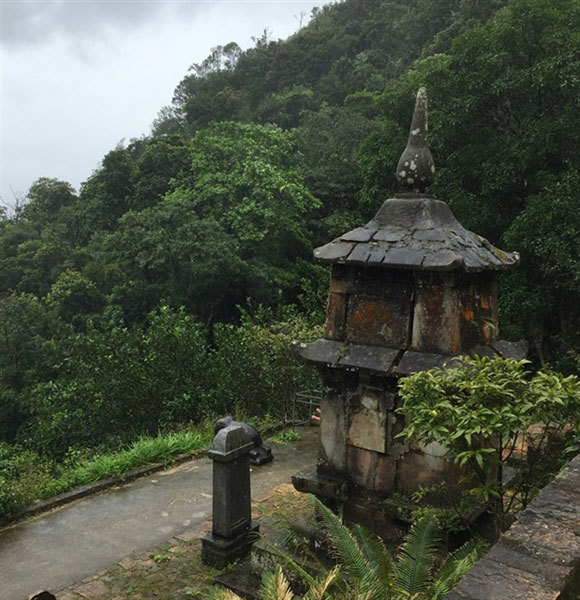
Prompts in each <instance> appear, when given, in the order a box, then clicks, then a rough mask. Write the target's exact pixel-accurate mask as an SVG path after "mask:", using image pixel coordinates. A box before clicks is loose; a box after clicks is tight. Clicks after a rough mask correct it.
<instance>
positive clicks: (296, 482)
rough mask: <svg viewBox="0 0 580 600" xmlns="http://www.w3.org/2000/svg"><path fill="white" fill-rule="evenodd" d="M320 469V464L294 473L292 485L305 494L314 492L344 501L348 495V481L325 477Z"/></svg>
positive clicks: (324, 496)
mask: <svg viewBox="0 0 580 600" xmlns="http://www.w3.org/2000/svg"><path fill="white" fill-rule="evenodd" d="M319 470H320V469H319V465H317V466H313V467H308V468H307V469H303V470H302V471H300V472H299V473H296V475H292V485H293V486H294V487H295V488H296V489H297V490H298V491H299V492H304V493H305V494H314V495H315V496H318V497H319V498H328V499H329V500H338V501H339V502H344V501H345V500H346V498H347V495H348V488H347V484H346V481H344V480H340V479H329V478H327V477H324V475H323V474H321V473H319Z"/></svg>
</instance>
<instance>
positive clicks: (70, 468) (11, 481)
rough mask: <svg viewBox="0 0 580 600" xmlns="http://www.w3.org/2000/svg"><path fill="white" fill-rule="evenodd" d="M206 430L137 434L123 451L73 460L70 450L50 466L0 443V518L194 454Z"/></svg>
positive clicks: (201, 445)
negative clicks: (84, 486) (137, 470)
mask: <svg viewBox="0 0 580 600" xmlns="http://www.w3.org/2000/svg"><path fill="white" fill-rule="evenodd" d="M210 431H211V430H210V428H207V427H205V428H201V429H200V430H198V431H196V430H184V431H180V432H177V433H170V434H165V435H159V436H157V437H147V436H144V437H141V438H139V439H138V440H136V441H135V442H133V443H132V444H131V445H130V446H129V447H128V448H127V449H124V450H120V451H118V452H114V453H105V454H97V455H95V456H92V457H91V458H82V453H81V457H80V458H78V457H77V456H76V455H77V454H78V453H76V452H74V451H69V452H68V453H67V459H66V460H64V461H63V462H62V463H61V464H59V465H55V464H54V463H52V462H51V461H49V460H47V459H46V458H45V457H42V456H40V455H38V454H36V453H35V452H33V451H30V450H25V449H23V448H22V447H20V446H14V445H9V444H5V443H3V442H0V484H1V485H0V519H1V518H3V517H9V516H11V515H13V514H14V513H15V512H17V511H18V510H19V509H21V508H23V507H24V506H25V505H26V504H30V503H31V502H33V501H34V500H40V499H43V498H48V497H51V496H54V495H56V494H60V493H63V492H67V491H69V490H71V489H73V488H75V487H78V486H81V485H86V484H88V483H93V482H95V481H99V480H101V479H104V478H107V477H123V475H125V474H127V473H128V472H129V471H132V470H134V469H137V468H139V467H143V466H146V465H151V464H155V463H167V462H168V461H170V460H171V459H173V458H174V457H176V456H179V455H181V454H193V453H198V452H199V451H201V450H202V448H204V447H206V446H207V444H208V443H209V441H210V439H211V434H210Z"/></svg>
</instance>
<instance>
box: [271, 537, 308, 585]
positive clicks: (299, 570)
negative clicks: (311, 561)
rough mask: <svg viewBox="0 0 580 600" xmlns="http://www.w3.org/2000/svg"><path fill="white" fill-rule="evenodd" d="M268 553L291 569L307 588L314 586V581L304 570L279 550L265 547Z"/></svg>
mask: <svg viewBox="0 0 580 600" xmlns="http://www.w3.org/2000/svg"><path fill="white" fill-rule="evenodd" d="M267 548H268V551H269V552H271V553H272V554H274V555H275V556H277V557H278V558H279V559H280V560H281V561H282V562H284V563H285V564H286V565H287V566H288V567H289V568H290V569H292V570H293V571H294V572H295V573H296V574H297V575H298V576H299V577H300V578H301V579H303V580H304V582H305V583H307V584H308V585H309V586H312V585H315V584H316V580H315V579H314V577H312V575H310V573H309V572H308V571H306V569H303V568H302V567H301V566H300V565H299V564H298V563H297V562H296V561H295V560H294V559H293V558H292V557H290V556H288V554H285V553H284V552H282V551H281V550H280V549H278V548H277V547H276V546H274V545H272V544H268V545H267Z"/></svg>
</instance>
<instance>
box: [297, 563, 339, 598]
mask: <svg viewBox="0 0 580 600" xmlns="http://www.w3.org/2000/svg"><path fill="white" fill-rule="evenodd" d="M338 573H339V567H335V568H334V569H332V570H331V571H329V572H328V573H327V575H326V577H321V578H320V579H318V580H316V581H315V582H314V583H313V584H312V585H311V586H310V589H309V590H308V592H307V593H306V594H305V595H304V600H323V598H324V597H325V595H326V592H327V591H328V588H329V587H330V586H331V585H332V584H333V583H334V582H335V580H336V578H337V577H338Z"/></svg>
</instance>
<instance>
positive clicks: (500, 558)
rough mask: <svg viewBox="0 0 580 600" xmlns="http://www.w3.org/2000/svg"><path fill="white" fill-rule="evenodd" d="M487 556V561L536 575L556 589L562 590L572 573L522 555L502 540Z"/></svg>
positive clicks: (566, 569) (569, 569) (563, 568)
mask: <svg viewBox="0 0 580 600" xmlns="http://www.w3.org/2000/svg"><path fill="white" fill-rule="evenodd" d="M485 556H486V559H487V560H493V561H495V562H498V563H501V564H504V565H507V566H509V567H512V568H514V569H519V570H521V571H526V572H527V573H530V574H532V575H536V576H538V577H540V578H541V579H542V580H543V581H545V582H546V584H547V585H548V586H550V587H552V588H554V589H562V588H563V587H564V584H565V582H566V579H567V578H568V576H569V575H570V571H571V568H570V567H564V566H561V565H555V564H553V563H549V562H543V561H540V560H536V559H535V558H533V557H531V556H528V555H527V554H522V553H521V552H518V551H517V550H516V549H514V548H510V547H509V546H507V545H505V543H504V542H503V541H501V540H500V541H499V542H498V543H497V544H495V545H494V546H493V547H492V549H491V550H490V551H489V552H488V553H487V554H486V555H485Z"/></svg>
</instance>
